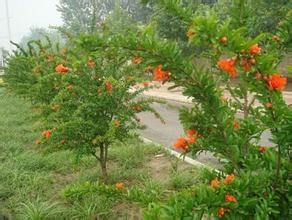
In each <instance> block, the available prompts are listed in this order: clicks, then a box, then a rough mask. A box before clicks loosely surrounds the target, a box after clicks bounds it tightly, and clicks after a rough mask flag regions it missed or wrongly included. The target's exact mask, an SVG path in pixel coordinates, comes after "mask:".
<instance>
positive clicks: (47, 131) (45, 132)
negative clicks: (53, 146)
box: [42, 130, 52, 139]
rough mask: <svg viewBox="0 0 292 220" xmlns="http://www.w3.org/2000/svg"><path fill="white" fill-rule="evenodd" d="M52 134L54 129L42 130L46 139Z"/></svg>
mask: <svg viewBox="0 0 292 220" xmlns="http://www.w3.org/2000/svg"><path fill="white" fill-rule="evenodd" d="M51 135H52V131H51V130H46V131H43V132H42V136H43V137H44V138H46V139H48V138H50V137H51Z"/></svg>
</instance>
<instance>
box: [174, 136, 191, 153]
mask: <svg viewBox="0 0 292 220" xmlns="http://www.w3.org/2000/svg"><path fill="white" fill-rule="evenodd" d="M173 147H174V148H175V149H182V150H184V151H187V150H188V146H187V140H186V139H185V138H184V137H180V138H178V139H177V140H176V142H175V143H174V145H173Z"/></svg>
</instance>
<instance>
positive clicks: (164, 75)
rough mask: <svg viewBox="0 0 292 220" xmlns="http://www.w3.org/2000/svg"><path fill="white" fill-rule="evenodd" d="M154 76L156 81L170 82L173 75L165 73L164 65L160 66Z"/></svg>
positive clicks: (154, 71)
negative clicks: (169, 79)
mask: <svg viewBox="0 0 292 220" xmlns="http://www.w3.org/2000/svg"><path fill="white" fill-rule="evenodd" d="M153 74H154V80H157V81H165V80H168V78H169V77H170V74H171V73H170V72H169V71H163V70H162V65H161V64H160V65H158V66H157V67H156V68H155V69H154V70H153Z"/></svg>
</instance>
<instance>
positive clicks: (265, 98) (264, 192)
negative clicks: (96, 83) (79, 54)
mask: <svg viewBox="0 0 292 220" xmlns="http://www.w3.org/2000/svg"><path fill="white" fill-rule="evenodd" d="M159 3H160V4H161V5H163V6H165V8H166V9H167V10H169V11H172V12H174V13H176V14H175V15H174V16H177V17H179V18H181V19H183V21H184V22H185V23H188V24H189V30H188V33H189V34H188V35H189V43H190V44H194V45H198V46H201V47H202V48H205V50H204V51H203V55H204V57H206V58H207V59H208V60H209V61H210V63H211V66H210V67H206V66H205V67H198V66H197V65H198V64H194V62H193V55H191V56H189V57H186V56H183V55H182V54H183V53H182V51H181V50H180V49H179V46H178V45H177V43H175V42H172V41H167V40H165V39H159V37H157V35H156V33H155V32H153V31H152V32H151V31H149V29H147V31H145V32H144V33H143V32H142V33H140V35H139V38H138V39H137V38H136V37H135V36H134V35H133V36H131V35H130V36H129V35H128V36H127V38H125V39H123V40H120V41H119V42H118V43H116V42H117V41H118V40H117V41H111V42H108V44H109V45H111V46H112V47H119V48H121V49H126V50H137V47H138V48H139V49H138V50H139V51H140V56H141V57H142V58H143V60H146V62H147V64H148V65H152V66H157V67H156V68H155V69H154V71H153V74H154V78H155V79H156V80H160V81H162V82H165V81H168V80H170V81H172V82H174V83H175V85H174V87H178V86H181V87H182V88H183V94H184V95H186V96H188V97H190V98H191V99H192V100H193V103H194V105H193V107H192V108H184V109H182V111H181V114H180V119H181V122H182V124H183V126H184V128H185V131H186V135H185V136H183V137H179V138H178V140H177V142H176V143H174V147H175V148H176V149H178V150H181V151H182V152H183V154H186V153H192V154H193V155H196V154H198V153H200V152H202V151H210V152H212V153H213V154H214V155H215V156H216V157H217V158H218V159H220V161H221V164H222V169H221V170H220V171H219V173H209V174H208V175H207V180H206V183H207V185H201V186H199V187H196V188H194V189H193V191H191V192H190V191H186V192H182V193H177V194H174V196H173V197H172V198H171V199H170V201H169V203H167V205H164V204H161V205H159V204H158V205H157V204H156V205H153V206H150V208H149V210H148V212H146V215H147V216H151V213H153V212H156V211H157V210H160V211H158V215H156V217H155V218H154V217H153V219H159V218H162V217H165V216H168V217H169V218H170V217H173V216H177V217H178V218H192V217H193V216H194V215H197V216H201V217H202V216H203V215H204V214H209V215H213V216H217V217H224V218H226V219H235V218H236V219H247V218H250V217H251V218H256V219H263V218H266V217H267V216H269V218H274V219H279V218H282V219H285V218H288V216H289V192H290V187H289V184H288V182H289V175H288V173H289V172H288V164H289V160H290V159H289V148H290V147H291V143H292V142H291V138H290V136H289V133H291V130H292V126H291V125H292V124H291V118H292V111H291V109H290V108H289V107H288V106H287V105H286V104H285V101H284V100H283V96H282V92H281V91H282V90H283V89H284V88H285V86H286V84H287V79H286V78H285V77H283V76H282V75H281V74H280V73H278V70H277V65H278V63H279V61H280V59H281V57H282V50H283V46H284V45H283V44H282V42H281V41H277V40H275V37H273V35H272V34H269V33H263V34H260V35H258V36H256V37H254V38H250V37H249V36H248V35H246V34H245V28H244V27H240V28H238V29H234V30H232V29H231V28H230V21H228V20H227V21H219V20H218V19H217V17H216V16H215V15H213V14H209V15H208V14H206V15H205V16H200V15H198V16H193V17H192V16H190V17H186V14H182V13H184V12H189V11H188V9H187V8H181V5H180V1H176V2H173V1H159ZM190 33H192V34H190ZM119 39H120V38H119ZM283 41H285V39H284V40H283ZM112 42H114V43H112ZM235 78H236V79H237V82H236V83H235V82H234V79H235ZM226 93H229V94H230V96H231V97H232V98H230V99H226V98H225V97H224V94H226ZM239 115H240V117H239ZM267 130H269V131H270V132H271V142H272V143H273V144H271V146H268V147H266V146H261V144H260V143H259V140H260V138H261V135H262V133H263V132H265V131H267ZM227 180H228V181H227ZM153 207H154V208H153ZM174 211H175V213H176V214H175V215H174V213H173V212H174ZM150 219H151V218H150Z"/></svg>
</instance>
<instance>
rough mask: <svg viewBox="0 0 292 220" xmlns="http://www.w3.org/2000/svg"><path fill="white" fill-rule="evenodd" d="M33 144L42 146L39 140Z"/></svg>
mask: <svg viewBox="0 0 292 220" xmlns="http://www.w3.org/2000/svg"><path fill="white" fill-rule="evenodd" d="M34 143H35V144H36V145H40V144H42V142H41V141H40V140H36V141H35V142H34Z"/></svg>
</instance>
